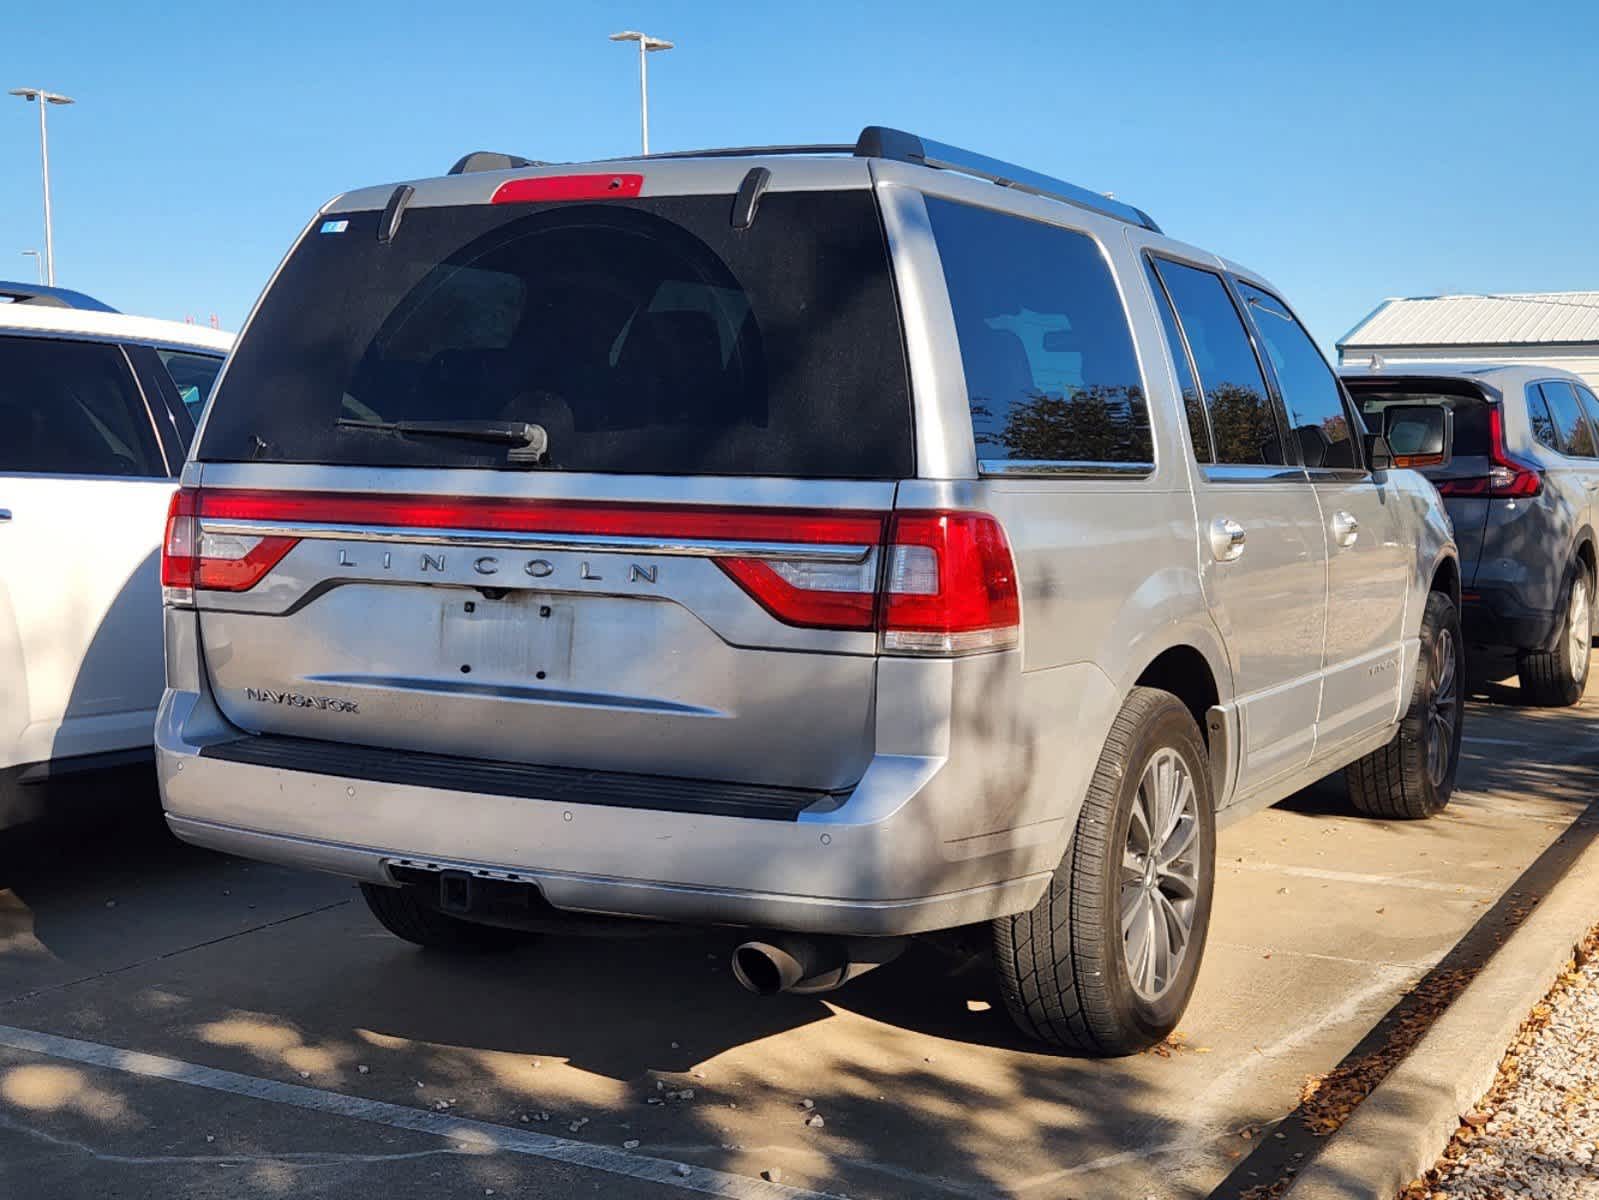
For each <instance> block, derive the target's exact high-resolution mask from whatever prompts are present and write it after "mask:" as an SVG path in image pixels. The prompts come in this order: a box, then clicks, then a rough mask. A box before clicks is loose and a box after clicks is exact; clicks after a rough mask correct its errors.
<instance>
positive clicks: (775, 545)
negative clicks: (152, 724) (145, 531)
mask: <svg viewBox="0 0 1599 1200" xmlns="http://www.w3.org/2000/svg"><path fill="white" fill-rule="evenodd" d="M256 522H282V523H284V524H286V525H294V526H317V525H322V526H356V527H363V528H374V527H376V528H388V529H393V530H396V531H398V533H397V536H399V537H401V538H403V536H404V532H403V531H405V530H408V529H415V530H438V529H450V530H458V531H462V532H464V533H465V534H466V535H467V536H468V537H470V535H471V534H472V533H474V532H480V533H483V534H486V535H487V534H495V533H527V534H534V535H537V534H541V533H542V534H551V535H575V536H577V537H579V538H598V539H616V543H615V549H616V550H617V551H619V552H622V551H627V550H629V549H630V546H629V544H628V542H627V541H626V539H630V538H638V539H641V540H643V541H645V542H659V541H662V540H667V539H671V540H678V541H683V542H703V543H709V545H708V546H707V547H706V549H705V550H704V551H703V553H706V554H708V555H710V556H711V557H712V558H713V561H714V562H715V563H716V565H717V566H718V567H720V568H721V569H722V570H723V571H724V572H726V574H727V575H728V576H729V577H730V578H731V579H733V581H734V582H736V583H737V584H738V585H739V586H740V587H741V588H743V589H744V591H745V592H747V593H748V594H749V595H750V597H751V598H753V599H754V600H755V601H756V602H757V603H758V604H760V605H761V607H763V608H764V609H766V611H767V612H769V613H771V614H772V616H774V617H776V618H777V619H778V620H779V621H782V622H784V623H785V624H788V625H796V626H801V627H804V628H812V629H841V630H859V631H862V632H870V631H872V630H876V631H878V633H879V635H880V644H881V646H882V649H883V650H885V651H887V652H889V653H899V654H967V653H972V652H975V651H980V650H995V649H1003V648H1005V647H1008V646H1014V645H1015V644H1016V640H1017V628H1018V626H1019V624H1020V603H1019V600H1018V598H1017V590H1016V569H1015V564H1014V562H1013V561H1012V559H1011V553H1010V546H1009V544H1008V543H1007V542H1006V540H1005V534H1004V531H1003V530H1002V529H1001V528H1000V526H999V522H998V521H996V520H995V519H994V518H993V517H991V516H988V515H986V514H983V513H966V512H926V511H914V512H900V513H895V514H893V516H892V518H891V519H890V517H889V516H887V515H885V514H883V513H876V512H864V513H857V512H818V511H815V510H811V509H772V508H733V507H713V506H709V505H654V504H626V503H606V502H594V503H589V502H582V501H559V500H500V499H492V498H484V497H470V496H435V497H416V496H408V497H398V498H397V497H391V496H380V495H362V494H353V493H340V492H268V491H244V490H219V491H209V490H200V489H194V488H186V489H183V490H180V491H179V492H178V493H177V494H176V495H174V496H173V499H172V506H171V509H170V510H169V513H168V516H167V532H166V539H165V541H164V542H163V545H162V554H161V583H162V586H163V588H164V589H165V590H166V597H167V600H168V602H169V603H174V604H185V603H192V602H193V597H194V591H195V590H196V589H200V590H211V591H227V592H243V591H248V590H249V589H250V588H252V587H254V586H255V585H256V584H257V583H259V582H260V581H261V580H262V579H264V578H265V577H266V575H267V574H268V572H270V571H271V570H272V568H273V567H274V566H276V565H277V564H278V563H279V562H280V561H282V559H283V556H284V555H286V554H287V553H288V552H289V551H290V550H291V549H293V548H294V546H295V545H296V544H297V542H298V541H299V536H298V533H297V532H285V533H284V534H275V533H271V532H263V533H261V534H257V533H256V532H255V531H254V530H252V529H251V528H250V525H251V524H252V523H256ZM230 524H231V525H232V526H234V528H235V529H236V530H237V531H236V532H235V531H233V530H230V529H229V528H228V526H229V525H230ZM330 532H331V531H330ZM607 548H609V543H607ZM639 549H640V550H641V551H643V552H647V551H648V546H647V545H646V546H642V547H640V548H639ZM690 552H692V551H690Z"/></svg>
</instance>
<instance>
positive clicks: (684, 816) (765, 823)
mask: <svg viewBox="0 0 1599 1200" xmlns="http://www.w3.org/2000/svg"><path fill="white" fill-rule="evenodd" d="M238 737H239V731H238V730H236V729H232V728H230V727H227V726H226V725H225V724H224V723H223V722H222V721H221V718H220V715H219V714H217V713H216V711H215V709H214V707H212V705H211V704H210V701H209V697H208V696H205V695H204V694H201V693H195V692H182V691H169V692H168V693H167V695H166V697H165V699H164V700H163V702H162V705H161V710H160V714H159V717H158V719H157V722H156V755H157V766H158V772H159V775H160V779H161V790H162V797H163V803H164V806H165V808H166V813H167V820H168V823H169V825H170V826H171V828H172V830H173V832H174V833H175V834H176V835H177V836H178V837H180V838H182V839H183V840H185V841H188V842H192V843H195V844H197V845H201V846H206V847H210V848H212V849H215V850H220V851H224V852H227V853H232V854H240V855H244V856H246V857H250V858H258V859H264V860H267V861H272V862H279V863H285V864H288V865H292V866H299V867H305V868H308V869H312V870H319V871H327V872H331V873H334V874H338V875H344V876H348V877H350V878H353V879H358V880H363V881H367V882H372V883H392V882H394V877H393V875H392V873H391V872H392V870H393V869H394V868H395V867H406V866H410V867H422V868H425V869H435V870H437V869H456V870H464V871H469V872H473V873H477V874H480V875H484V876H487V877H491V878H505V877H508V876H514V877H515V878H517V879H519V880H524V881H530V882H532V883H534V884H536V885H537V886H538V888H539V890H540V891H541V893H542V894H543V896H544V898H545V899H546V900H547V901H548V902H549V903H550V904H551V905H553V906H554V907H556V908H558V909H563V910H566V911H571V912H584V913H599V914H607V915H614V916H627V917H642V918H649V919H659V920H670V921H680V922H687V923H704V924H728V925H743V926H756V927H761V928H772V929H784V930H797V931H804V932H812V933H830V934H853V935H895V934H908V933H918V932H925V931H928V930H934V929H944V928H951V927H954V926H958V925H966V924H972V923H975V922H979V921H984V920H989V919H992V918H994V917H998V916H1003V915H1008V914H1011V913H1015V912H1020V911H1024V910H1026V909H1028V908H1030V907H1031V906H1032V905H1033V904H1034V903H1036V901H1037V899H1038V897H1039V895H1041V894H1042V891H1043V889H1044V888H1045V887H1046V886H1047V884H1048V881H1049V878H1050V875H1051V873H1052V871H1053V868H1054V866H1055V864H1056V863H1057V862H1058V861H1059V857H1060V853H1061V850H1062V847H1063V845H1064V840H1065V837H1066V830H1067V829H1068V828H1069V826H1068V824H1067V821H1068V818H1069V817H1070V816H1075V814H1074V813H1070V814H1069V813H1067V812H1065V811H1062V812H1061V813H1060V814H1059V817H1058V818H1057V819H1051V820H1045V821H1033V822H1029V823H1027V824H1025V825H1020V826H1018V827H1013V828H1008V829H1003V830H1000V831H998V832H994V833H988V834H983V835H981V836H976V837H972V836H961V837H950V836H948V834H949V832H950V830H949V828H948V825H949V821H948V818H949V816H950V814H951V813H952V812H957V811H963V812H965V813H967V814H969V812H970V808H971V795H970V792H969V791H967V790H966V789H965V788H964V787H963V786H962V784H961V780H960V778H959V774H958V773H952V772H950V771H949V770H947V763H948V760H947V758H946V757H924V756H915V755H893V754H879V755H878V756H877V757H876V758H875V759H874V760H873V761H872V764H871V766H870V767H869V768H868V769H867V771H866V774H865V775H864V776H863V777H862V779H861V781H860V783H859V784H857V785H856V787H855V788H854V789H853V791H852V792H850V793H849V795H848V796H847V797H844V798H843V799H842V803H834V804H825V803H824V804H819V805H817V806H815V807H813V808H810V809H807V810H805V811H803V812H801V813H799V814H798V817H797V819H791V820H760V819H752V818H749V817H738V816H722V815H711V814H706V813H686V812H676V811H657V810H648V809H640V808H633V807H621V806H617V805H615V804H585V803H578V802H574V801H573V800H572V799H571V798H563V799H561V800H556V801H552V800H544V799H535V798H529V797H527V796H515V795H505V794H495V793H490V792H484V791H467V790H460V789H456V788H451V787H447V786H439V785H438V784H437V783H434V784H433V785H431V786H424V785H418V784H414V783H405V782H395V781H393V780H374V779H371V778H356V777H355V776H354V775H352V774H351V773H348V772H345V773H338V774H336V773H333V772H331V771H325V770H324V771H316V770H298V769H288V768H285V767H283V766H277V765H271V764H269V763H265V762H260V761H256V762H247V761H240V760H239V759H238V757H237V756H235V757H232V758H225V757H219V756H217V755H216V754H214V753H212V754H207V753H205V751H206V750H207V748H208V747H209V748H213V749H214V748H215V747H216V746H218V745H221V744H224V743H226V742H228V741H230V740H237V739H238ZM263 740H264V739H263ZM951 774H954V775H955V778H954V779H953V780H951V779H950V778H949V776H950V775H951Z"/></svg>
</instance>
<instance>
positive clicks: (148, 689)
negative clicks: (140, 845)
mask: <svg viewBox="0 0 1599 1200" xmlns="http://www.w3.org/2000/svg"><path fill="white" fill-rule="evenodd" d="M0 300H3V301H6V302H5V303H0V826H5V825H8V824H14V823H16V822H17V821H19V820H23V819H26V818H28V817H30V816H34V815H37V813H38V811H39V809H40V802H41V800H42V798H43V794H44V793H43V789H42V788H40V787H38V786H36V785H38V784H41V783H43V782H44V781H45V780H47V779H50V778H54V777H58V776H60V775H63V774H69V773H77V772H80V771H85V770H90V769H96V768H104V767H113V766H123V765H132V764H136V763H138V762H140V761H141V760H149V759H150V757H151V730H152V728H153V725H154V720H155V708H156V705H157V703H158V702H159V701H160V699H161V681H162V673H161V588H160V580H159V576H158V569H157V568H158V549H159V542H160V537H161V527H162V520H163V518H164V517H165V515H166V509H167V503H168V501H169V500H170V498H171V495H172V491H173V488H174V487H175V485H176V476H177V473H178V470H179V468H180V467H181V465H182V463H183V459H184V455H185V454H186V453H187V451H188V446H189V442H190V441H191V439H192V438H193V436H194V428H195V423H196V421H197V419H198V417H199V412H200V408H201V406H202V405H203V404H204V402H205V398H206V395H207V393H208V392H209V390H210V385H211V380H212V379H214V378H215V376H216V374H217V372H218V370H219V369H220V368H221V366H222V361H223V359H224V357H225V356H226V355H227V353H228V350H229V349H230V348H231V347H232V345H233V337H232V335H231V334H226V333H222V332H219V331H218V330H215V329H209V328H205V327H202V326H196V325H187V324H180V323H177V322H173V321H158V320H153V319H150V318H148V317H130V316H124V315H122V314H121V313H118V312H116V311H114V310H112V309H109V308H107V307H106V306H105V305H103V304H101V303H100V302H98V301H96V300H93V299H91V298H89V297H87V296H83V295H81V294H79V293H76V292H69V291H65V290H64V289H55V288H44V287H33V286H31V285H22V284H13V283H0Z"/></svg>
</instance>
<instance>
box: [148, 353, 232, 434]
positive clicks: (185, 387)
mask: <svg viewBox="0 0 1599 1200" xmlns="http://www.w3.org/2000/svg"><path fill="white" fill-rule="evenodd" d="M156 353H157V354H159V355H160V356H161V365H162V366H164V367H165V368H166V369H167V374H168V375H170V376H172V382H173V384H174V385H175V386H176V387H177V389H178V397H179V398H180V399H181V400H182V401H183V407H184V408H185V409H187V410H188V413H189V416H190V418H191V419H192V420H193V421H194V423H195V424H196V425H198V424H199V423H200V414H201V413H202V412H204V411H205V402H206V400H207V399H208V398H209V397H210V395H211V385H212V384H214V383H215V382H216V381H217V372H219V371H221V370H222V359H221V358H219V357H218V356H217V355H215V354H191V353H189V352H187V351H184V350H157V351H156Z"/></svg>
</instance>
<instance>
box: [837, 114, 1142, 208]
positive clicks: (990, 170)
mask: <svg viewBox="0 0 1599 1200" xmlns="http://www.w3.org/2000/svg"><path fill="white" fill-rule="evenodd" d="M854 152H855V154H857V155H858V156H860V157H862V158H887V159H892V160H894V161H895V162H908V163H916V164H918V165H920V166H925V167H936V168H938V169H940V170H944V171H958V172H960V173H961V174H962V175H972V176H975V177H976V178H978V179H986V180H988V181H989V182H990V183H997V184H998V185H999V186H1000V187H1008V188H1015V189H1016V190H1017V191H1018V192H1030V193H1032V194H1033V195H1035V196H1046V197H1048V198H1049V199H1051V200H1064V201H1065V202H1066V203H1067V204H1075V205H1076V206H1077V207H1078V208H1086V209H1089V210H1091V211H1092V212H1097V213H1101V214H1103V215H1104V216H1107V217H1115V218H1116V219H1117V220H1120V221H1126V222H1128V223H1129V224H1133V225H1139V226H1142V227H1143V228H1145V229H1149V230H1152V231H1154V232H1155V233H1159V232H1160V231H1161V230H1160V226H1159V225H1157V224H1155V221H1154V219H1153V218H1152V217H1151V216H1150V215H1149V214H1148V213H1146V212H1145V211H1144V210H1143V209H1141V208H1134V207H1133V206H1132V205H1131V204H1124V203H1122V202H1121V201H1120V200H1112V199H1111V198H1110V197H1109V196H1103V195H1101V194H1100V193H1098V192H1093V191H1090V190H1089V189H1087V188H1084V187H1078V186H1077V185H1076V184H1075V183H1067V182H1066V181H1065V180H1064V179H1055V178H1053V177H1052V176H1049V175H1040V174H1039V173H1038V172H1037V171H1029V170H1028V169H1027V168H1026V167H1019V166H1017V165H1016V164H1015V163H1008V162H1003V161H1001V160H1000V159H997V158H989V157H988V156H987V155H986V154H978V153H976V152H975V151H972V150H962V149H961V148H960V147H959V146H950V145H947V144H945V143H944V142H934V141H929V140H928V139H927V138H923V137H918V136H917V135H916V134H914V133H906V132H904V131H903V130H900V129H888V128H885V127H884V126H882V125H868V126H867V127H866V128H865V129H863V130H861V136H860V138H859V139H858V140H857V141H856V143H855V148H854Z"/></svg>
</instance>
